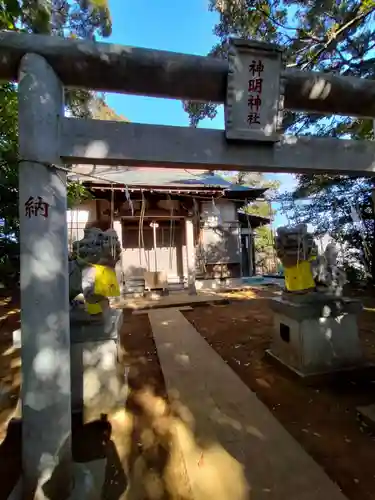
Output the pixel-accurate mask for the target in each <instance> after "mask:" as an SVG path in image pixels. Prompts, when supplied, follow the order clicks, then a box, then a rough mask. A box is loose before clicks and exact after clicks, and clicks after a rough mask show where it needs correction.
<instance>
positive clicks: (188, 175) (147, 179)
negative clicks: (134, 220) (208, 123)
mask: <svg viewBox="0 0 375 500" xmlns="http://www.w3.org/2000/svg"><path fill="white" fill-rule="evenodd" d="M70 177H71V178H72V179H76V180H80V181H81V182H83V183H84V184H92V185H100V186H101V187H105V186H108V188H110V187H111V186H113V185H114V184H116V185H122V186H127V187H128V188H129V189H131V188H134V189H136V188H141V187H142V188H146V189H147V188H153V190H158V189H163V190H165V189H171V190H173V189H176V188H177V189H181V191H195V192H199V191H201V190H205V191H207V190H220V191H222V190H225V192H226V196H227V197H231V198H233V197H236V196H238V197H239V198H241V199H245V198H246V195H247V196H248V197H249V198H252V199H254V198H256V197H259V196H262V194H263V193H264V192H265V191H266V189H265V188H254V187H248V186H240V185H237V184H232V183H231V182H229V181H227V180H226V179H224V178H223V177H221V176H220V175H217V174H215V173H210V172H207V171H204V170H188V169H182V168H181V169H173V168H151V167H127V168H124V167H113V166H101V165H96V166H92V165H75V166H73V168H72V174H71V175H70Z"/></svg>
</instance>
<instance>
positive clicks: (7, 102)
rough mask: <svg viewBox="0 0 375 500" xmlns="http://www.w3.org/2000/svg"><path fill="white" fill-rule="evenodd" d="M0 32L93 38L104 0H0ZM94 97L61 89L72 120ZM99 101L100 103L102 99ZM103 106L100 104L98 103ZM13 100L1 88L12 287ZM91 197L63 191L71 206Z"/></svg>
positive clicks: (0, 166) (6, 277)
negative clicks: (10, 31) (0, 30)
mask: <svg viewBox="0 0 375 500" xmlns="http://www.w3.org/2000/svg"><path fill="white" fill-rule="evenodd" d="M0 29H3V30H14V31H26V32H32V33H44V34H51V35H55V36H73V37H80V38H90V39H95V37H96V36H97V35H100V36H108V35H109V34H110V33H111V19H110V15H109V9H108V4H107V2H106V0H38V1H35V0H23V1H22V2H21V1H18V0H0ZM93 98H94V96H93V95H92V93H91V92H88V91H85V90H76V89H74V90H72V89H69V90H66V92H65V103H66V107H67V108H68V109H69V110H70V111H71V113H72V114H73V116H78V117H83V118H87V117H90V116H91V110H90V102H91V101H92V99H93ZM102 100H103V99H102ZM103 102H104V101H103ZM19 168H22V165H19V163H18V101H17V87H16V86H15V85H14V84H12V83H5V84H2V85H0V200H1V203H0V281H1V282H3V283H4V282H6V281H10V282H11V283H12V282H13V283H14V282H15V279H14V277H15V276H16V275H17V273H18V269H19V249H18V233H19V217H18V169H19ZM88 197H90V194H89V193H88V192H87V190H86V189H85V188H84V187H83V186H82V185H80V184H76V183H70V184H69V186H68V203H69V204H70V205H71V206H72V205H73V204H76V203H77V202H78V201H79V200H82V199H87V198H88Z"/></svg>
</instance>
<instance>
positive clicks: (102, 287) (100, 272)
mask: <svg viewBox="0 0 375 500" xmlns="http://www.w3.org/2000/svg"><path fill="white" fill-rule="evenodd" d="M93 267H94V268H95V287H94V293H95V294H96V295H103V297H118V296H119V295H120V286H119V284H118V281H117V276H116V273H115V271H114V270H113V269H112V268H110V267H107V266H101V265H99V264H93Z"/></svg>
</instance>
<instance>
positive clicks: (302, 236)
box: [275, 224, 346, 296]
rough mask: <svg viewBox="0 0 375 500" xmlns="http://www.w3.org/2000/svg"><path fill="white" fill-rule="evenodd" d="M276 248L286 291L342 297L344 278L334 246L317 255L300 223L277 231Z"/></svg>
mask: <svg viewBox="0 0 375 500" xmlns="http://www.w3.org/2000/svg"><path fill="white" fill-rule="evenodd" d="M275 246H276V253H277V256H278V258H279V259H280V261H281V263H282V265H283V267H284V276H285V288H286V291H287V292H290V293H294V294H306V293H307V292H324V293H325V294H329V295H334V296H341V295H342V292H343V287H344V284H345V282H346V275H345V271H344V270H343V269H341V268H340V267H339V266H338V263H337V255H338V252H337V250H336V247H335V245H334V244H333V243H330V244H328V245H327V247H326V249H325V251H324V253H322V254H319V253H318V249H317V246H316V243H315V241H314V238H313V236H312V234H311V233H309V232H308V231H307V226H306V224H299V225H297V226H294V227H280V228H278V229H277V234H276V238H275Z"/></svg>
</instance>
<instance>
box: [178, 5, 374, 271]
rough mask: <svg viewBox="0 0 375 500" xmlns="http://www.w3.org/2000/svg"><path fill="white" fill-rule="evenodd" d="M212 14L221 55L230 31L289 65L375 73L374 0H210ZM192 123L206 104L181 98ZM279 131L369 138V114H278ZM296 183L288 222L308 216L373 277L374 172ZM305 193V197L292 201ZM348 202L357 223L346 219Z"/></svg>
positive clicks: (211, 111)
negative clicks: (274, 47)
mask: <svg viewBox="0 0 375 500" xmlns="http://www.w3.org/2000/svg"><path fill="white" fill-rule="evenodd" d="M210 9H211V10H213V11H215V12H217V13H218V14H219V22H218V24H217V25H216V26H215V28H214V33H215V35H216V36H217V37H218V43H217V44H216V46H215V47H213V49H212V51H211V52H210V55H211V56H213V57H220V58H226V57H227V52H228V42H229V39H230V37H242V38H247V39H253V40H259V41H267V42H273V43H277V44H279V45H280V46H282V47H283V48H284V50H285V55H286V58H287V66H288V67H289V68H294V69H301V70H309V71H323V72H332V73H338V74H342V75H346V76H355V77H361V78H367V79H374V78H375V57H374V50H373V49H374V48H375V1H374V0H345V1H336V0H324V1H322V0H311V1H308V2H307V1H306V0H284V1H280V0H210ZM184 108H185V109H186V111H187V112H188V113H189V116H190V122H191V124H193V125H195V126H197V125H198V123H199V121H200V120H201V119H203V118H205V117H207V116H208V117H214V116H215V112H216V105H214V104H212V103H205V104H199V103H184ZM284 130H286V131H288V132H291V133H293V134H295V135H301V134H302V135H303V134H306V135H309V134H311V133H313V134H314V135H319V136H331V137H338V138H339V137H343V136H346V137H347V136H348V137H351V138H353V139H373V138H374V132H373V123H372V120H368V119H358V118H353V117H340V116H331V117H326V116H321V115H319V114H308V113H294V112H291V111H286V112H285V113H284ZM297 183H298V186H297V189H296V192H295V193H293V194H292V195H288V194H287V195H285V196H284V198H283V204H284V206H285V209H286V211H287V212H288V213H289V218H290V222H291V223H294V222H307V223H310V224H312V225H313V226H314V227H315V228H316V232H317V234H322V233H328V234H330V235H331V236H333V237H334V238H336V239H337V240H338V241H339V242H341V243H342V245H343V248H345V253H346V257H347V259H348V260H349V261H351V262H352V263H353V262H354V263H355V261H356V260H357V261H358V259H360V261H361V262H364V263H365V265H366V268H367V270H368V273H369V274H370V275H371V276H372V279H373V280H375V235H374V233H375V222H374V212H373V208H372V202H371V190H372V188H374V187H375V179H364V178H361V179H348V178H346V177H344V176H334V175H312V176H311V175H310V176H307V175H299V176H297ZM303 197H310V198H311V202H310V203H304V204H300V203H297V202H296V200H298V199H301V198H303ZM351 205H353V206H354V207H355V208H356V210H357V211H358V213H359V214H360V216H361V218H362V219H363V226H362V228H361V230H359V227H358V225H356V224H353V221H352V219H351V215H350V211H351Z"/></svg>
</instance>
